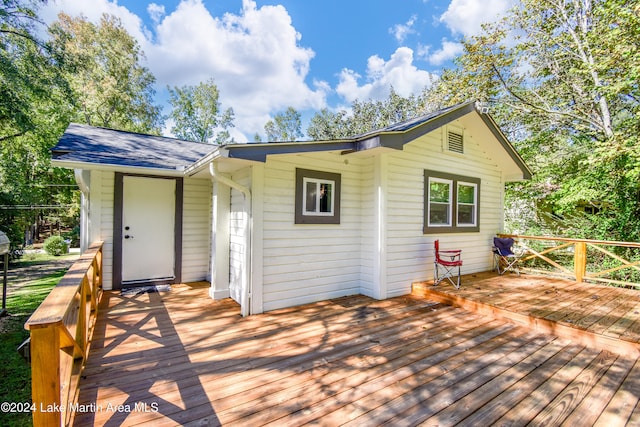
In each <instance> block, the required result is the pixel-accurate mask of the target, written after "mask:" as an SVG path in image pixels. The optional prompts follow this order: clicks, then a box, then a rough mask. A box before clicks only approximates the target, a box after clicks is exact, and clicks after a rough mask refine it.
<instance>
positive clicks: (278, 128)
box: [264, 107, 304, 142]
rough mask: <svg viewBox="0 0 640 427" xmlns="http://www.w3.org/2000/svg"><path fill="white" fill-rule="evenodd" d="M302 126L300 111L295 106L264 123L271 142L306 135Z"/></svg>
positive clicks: (295, 138)
mask: <svg viewBox="0 0 640 427" xmlns="http://www.w3.org/2000/svg"><path fill="white" fill-rule="evenodd" d="M301 128H302V121H301V117H300V113H298V112H297V111H296V109H295V108H293V107H289V108H287V111H285V112H284V113H278V114H276V115H275V117H274V118H273V120H269V121H268V122H267V123H266V124H265V125H264V131H265V132H266V133H267V141H270V142H282V141H296V140H298V139H300V138H302V137H303V136H304V134H303V133H302V130H301Z"/></svg>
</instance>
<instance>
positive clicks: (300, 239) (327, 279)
mask: <svg viewBox="0 0 640 427" xmlns="http://www.w3.org/2000/svg"><path fill="white" fill-rule="evenodd" d="M345 159H346V157H344V156H341V155H339V154H333V153H314V154H309V155H305V156H304V157H302V156H273V157H269V158H268V160H267V162H266V164H265V168H264V214H263V223H262V226H263V236H264V243H263V249H262V250H263V308H264V310H266V311H268V310H273V309H276V308H281V307H288V306H293V305H299V304H303V303H308V302H313V301H321V300H325V299H328V298H336V297H340V296H345V295H352V294H357V293H360V292H361V290H360V285H361V270H362V266H361V261H362V256H361V250H362V227H363V222H362V218H361V209H362V207H361V204H362V193H363V192H362V188H361V187H362V181H363V179H362V177H361V166H360V165H361V164H362V161H361V160H358V159H355V160H353V161H352V160H350V161H349V162H347V163H348V164H345V162H344V160H345ZM296 167H300V168H304V169H311V170H318V171H324V172H333V173H339V174H341V199H340V200H341V216H340V224H333V225H331V224H305V225H301V224H295V223H294V222H295V170H296ZM365 226H366V223H365Z"/></svg>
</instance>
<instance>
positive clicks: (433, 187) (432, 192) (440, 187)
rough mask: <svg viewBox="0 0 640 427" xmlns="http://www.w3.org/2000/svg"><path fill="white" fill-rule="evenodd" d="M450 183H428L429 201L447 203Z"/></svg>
mask: <svg viewBox="0 0 640 427" xmlns="http://www.w3.org/2000/svg"><path fill="white" fill-rule="evenodd" d="M450 187H451V184H449V183H444V182H433V181H431V182H430V183H429V201H431V202H443V203H449V197H450V195H451V192H450Z"/></svg>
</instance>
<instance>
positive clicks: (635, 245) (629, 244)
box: [499, 233, 640, 248]
mask: <svg viewBox="0 0 640 427" xmlns="http://www.w3.org/2000/svg"><path fill="white" fill-rule="evenodd" d="M499 236H500V237H511V238H513V239H527V240H551V241H556V242H570V243H590V244H592V245H611V246H623V247H627V248H640V242H620V241H615V240H592V239H573V238H569V237H553V236H525V235H521V234H503V233H500V234H499Z"/></svg>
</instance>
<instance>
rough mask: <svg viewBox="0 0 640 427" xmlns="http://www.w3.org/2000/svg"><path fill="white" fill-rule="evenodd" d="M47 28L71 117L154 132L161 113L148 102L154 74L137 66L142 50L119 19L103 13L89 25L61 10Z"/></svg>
mask: <svg viewBox="0 0 640 427" xmlns="http://www.w3.org/2000/svg"><path fill="white" fill-rule="evenodd" d="M49 32H50V34H51V38H52V40H51V46H52V51H53V55H54V58H55V60H56V65H57V66H58V67H59V68H60V69H61V70H62V72H63V75H64V77H65V78H66V80H67V81H68V82H69V85H70V87H71V90H72V94H73V96H72V98H71V108H72V111H73V120H74V121H77V122H81V123H87V124H89V125H93V126H103V127H108V128H114V129H122V130H128V131H133V132H144V133H152V134H159V133H160V131H161V128H162V123H163V118H162V116H161V114H160V107H159V106H156V105H154V104H153V96H154V95H155V90H154V89H153V85H154V83H155V77H154V76H153V74H151V72H150V71H149V70H148V69H147V68H146V67H143V66H142V65H140V62H141V61H142V60H143V59H144V53H143V52H142V51H141V49H140V46H139V45H138V42H137V41H136V40H135V39H134V38H133V37H132V36H131V35H130V34H129V33H127V31H126V30H125V28H124V26H123V25H122V22H121V21H120V19H119V18H116V17H115V16H112V15H107V14H105V15H103V16H102V18H101V19H100V23H99V24H98V25H95V24H93V23H91V22H89V21H88V20H87V19H86V18H85V17H79V18H71V17H70V16H68V15H66V14H64V13H61V14H59V15H58V21H57V22H55V23H53V24H52V25H51V27H50V29H49Z"/></svg>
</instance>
